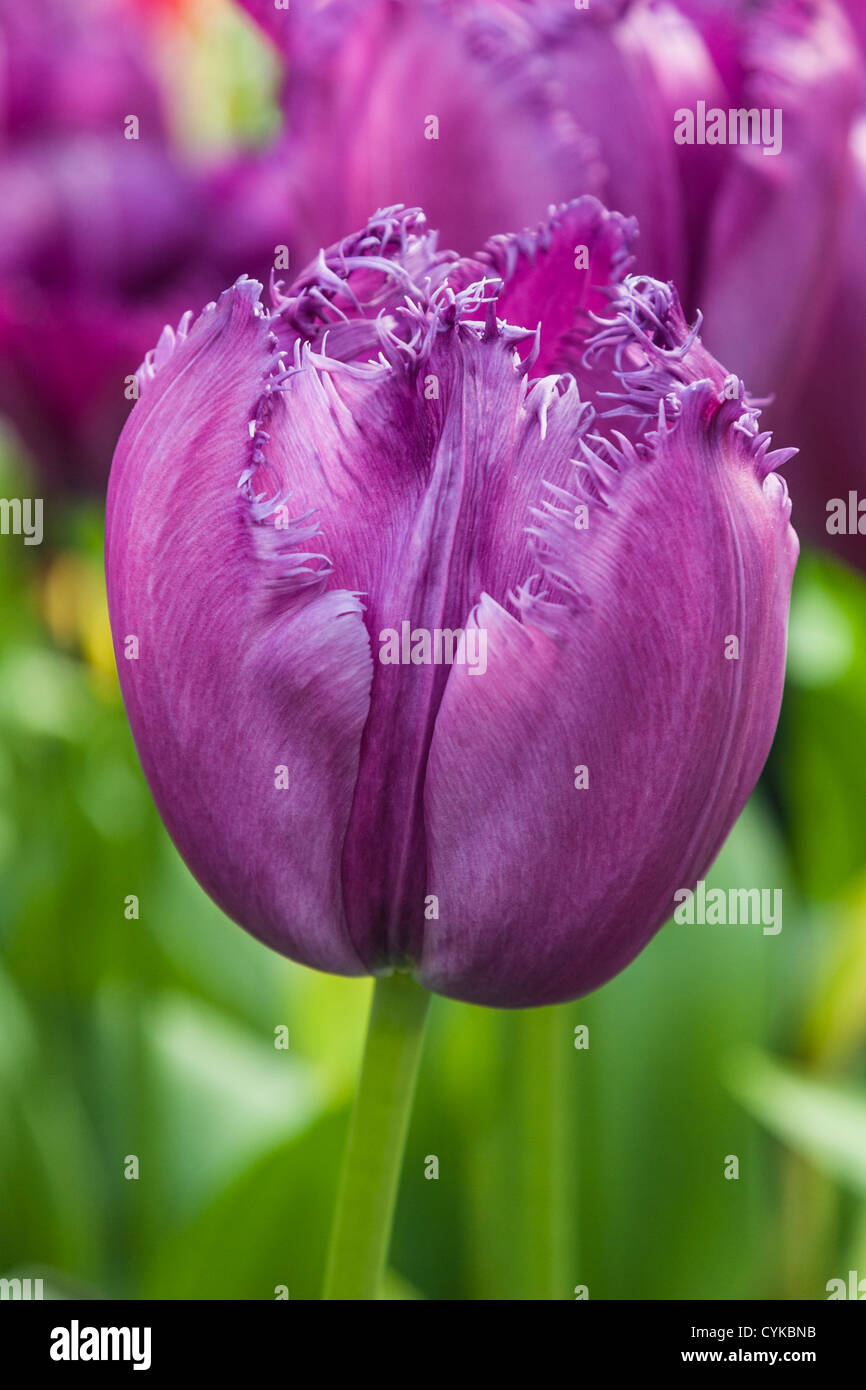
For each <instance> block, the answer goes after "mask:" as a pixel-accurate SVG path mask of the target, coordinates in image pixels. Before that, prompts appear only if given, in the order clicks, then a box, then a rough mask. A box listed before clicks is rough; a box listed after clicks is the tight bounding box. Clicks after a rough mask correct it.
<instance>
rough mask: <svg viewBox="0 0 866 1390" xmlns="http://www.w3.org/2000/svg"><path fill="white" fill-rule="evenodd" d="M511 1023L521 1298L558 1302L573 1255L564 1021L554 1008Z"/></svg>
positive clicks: (565, 1289)
mask: <svg viewBox="0 0 866 1390" xmlns="http://www.w3.org/2000/svg"><path fill="white" fill-rule="evenodd" d="M516 1022H517V1049H518V1056H517V1059H516V1061H517V1078H516V1079H517V1100H518V1109H519V1125H520V1160H519V1166H520V1209H519V1218H518V1219H519V1220H520V1224H521V1226H522V1240H521V1241H520V1248H521V1264H522V1285H523V1290H524V1292H523V1297H524V1298H527V1299H564V1298H568V1296H569V1287H570V1285H569V1263H570V1260H571V1259H572V1258H573V1251H572V1237H573V1210H572V1203H571V1199H570V1198H571V1184H570V1175H569V1167H570V1165H569V1147H570V1146H569V1142H568V1132H569V1116H568V1108H567V1087H566V1070H567V1065H568V1058H569V1052H568V1047H569V1033H568V1022H567V1020H566V1019H565V1017H564V1014H563V1010H562V1009H560V1008H545V1009H528V1010H525V1011H521V1012H520V1013H519V1014H518V1015H517V1016H516ZM572 1282H573V1281H572Z"/></svg>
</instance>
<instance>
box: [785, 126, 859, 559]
mask: <svg viewBox="0 0 866 1390" xmlns="http://www.w3.org/2000/svg"><path fill="white" fill-rule="evenodd" d="M851 153H852V166H853V180H854V190H853V195H852V198H851V200H850V203H849V205H848V207H847V209H846V217H845V228H844V235H843V239H842V253H841V257H840V267H839V275H838V282H837V286H836V292H835V294H834V296H833V299H832V301H831V303H830V308H829V311H828V313H827V315H826V319H825V322H824V325H823V329H822V332H821V334H820V336H819V338H818V343H817V347H816V350H815V352H814V355H813V357H812V360H811V361H810V363H809V367H808V371H807V372H806V375H805V379H804V385H803V387H802V389H801V390H800V391H796V392H792V393H790V394H786V395H785V396H784V397H783V398H782V399H781V400H780V401H779V405H778V408H777V410H776V411H775V412H774V413H775V414H776V415H778V417H779V419H780V420H783V421H784V430H785V433H786V435H789V436H790V437H791V438H792V439H796V440H797V441H798V443H799V444H800V448H801V452H800V456H799V457H798V458H797V459H796V460H795V461H794V463H793V464H792V465H791V470H790V478H791V485H792V488H794V489H795V495H796V498H797V514H798V516H799V517H801V518H802V523H801V529H803V530H804V531H805V532H806V534H808V536H809V538H810V539H811V540H813V541H815V542H820V543H822V544H823V545H825V546H826V547H827V549H828V550H830V551H831V553H833V554H835V555H837V556H840V557H843V558H845V559H846V560H847V561H849V563H851V564H854V565H857V566H858V567H859V568H860V569H861V570H862V569H866V534H861V532H860V526H861V525H862V527H863V528H864V532H866V520H864V519H863V518H862V517H860V516H859V514H858V513H857V512H856V507H857V504H858V502H860V500H861V499H862V498H864V497H866V444H864V441H866V396H864V391H863V363H864V362H866V258H864V254H863V228H864V226H866V116H862V117H861V118H860V120H859V121H858V122H857V124H856V125H855V127H854V131H853V134H852V139H851ZM851 493H854V494H855V496H854V509H855V512H854V516H853V517H852V516H851V514H850V509H851V500H850V496H849V494H851ZM831 504H832V505H831ZM840 504H841V507H840ZM841 518H844V520H842V519H841ZM852 523H853V524H852Z"/></svg>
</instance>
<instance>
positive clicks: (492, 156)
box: [243, 0, 866, 562]
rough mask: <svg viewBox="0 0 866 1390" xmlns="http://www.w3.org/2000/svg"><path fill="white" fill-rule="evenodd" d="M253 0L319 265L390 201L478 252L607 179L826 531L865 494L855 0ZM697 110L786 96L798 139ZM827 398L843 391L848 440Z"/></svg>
mask: <svg viewBox="0 0 866 1390" xmlns="http://www.w3.org/2000/svg"><path fill="white" fill-rule="evenodd" d="M243 3H245V5H246V8H247V9H248V10H249V11H250V12H251V13H252V14H253V15H254V16H255V17H256V18H257V19H258V20H259V21H260V23H261V24H262V25H263V26H264V27H265V28H266V29H267V30H268V32H269V33H270V35H271V37H272V38H273V39H274V40H275V42H276V43H277V44H278V45H279V46H280V47H281V49H282V50H283V52H284V53H285V54H286V55H287V58H288V72H287V80H286V86H285V105H286V115H287V121H286V124H287V134H286V137H285V148H286V162H287V166H291V171H292V172H291V178H292V181H293V188H294V196H295V198H296V200H297V206H298V220H297V235H298V241H297V253H298V256H299V257H300V258H301V259H302V260H303V259H306V258H307V257H308V256H309V255H311V254H313V252H314V250H315V247H316V246H318V245H321V244H323V243H325V242H328V241H331V240H333V239H334V238H335V237H336V236H338V235H339V234H340V233H341V231H342V230H343V229H344V228H345V227H346V226H353V225H357V224H359V223H360V222H361V221H362V220H363V219H364V218H365V217H366V216H368V214H369V209H370V208H372V207H377V206H385V205H388V204H391V203H395V202H417V203H419V204H420V205H421V206H423V207H424V208H425V209H426V211H427V214H428V216H429V217H430V219H431V221H432V223H433V224H434V225H435V226H437V227H439V228H440V230H441V232H442V235H443V237H444V239H445V241H446V242H447V243H448V244H449V245H453V246H456V247H457V248H458V249H460V250H462V251H468V250H470V249H471V248H472V247H473V246H476V245H478V244H479V243H480V241H481V240H482V239H483V238H484V237H486V236H488V235H490V234H491V232H493V231H494V230H495V229H496V228H497V227H500V226H527V225H532V224H534V223H535V222H536V221H537V220H538V218H540V217H542V216H543V215H544V213H545V210H546V205H547V203H548V202H550V201H554V202H559V201H561V200H562V199H563V198H569V197H574V196H576V195H578V194H580V193H585V192H590V193H595V194H598V195H599V196H600V197H602V198H603V200H604V201H605V203H606V204H607V205H608V206H609V207H616V208H618V209H620V210H621V211H622V212H624V213H626V214H629V215H634V216H636V217H637V218H638V221H639V225H640V233H641V239H640V246H639V251H638V264H639V267H640V268H641V269H642V270H645V271H646V272H647V273H649V274H652V275H654V276H657V277H659V278H661V279H667V278H671V279H673V280H674V282H675V283H676V284H677V286H678V287H679V289H680V292H681V294H682V298H683V303H684V306H685V309H686V312H687V314H688V315H689V316H692V315H694V313H695V312H696V310H697V309H698V308H700V309H701V310H702V311H703V313H704V323H705V338H706V342H707V344H708V346H709V348H710V349H711V350H712V352H713V353H714V354H715V355H716V356H717V357H718V358H719V359H720V360H721V361H724V362H726V363H728V364H729V365H730V366H731V368H732V369H736V371H737V372H738V373H739V374H740V375H741V376H743V377H744V378H745V379H746V380H748V381H749V383H750V385H751V387H752V389H753V390H754V391H756V392H759V393H761V394H773V395H775V397H776V404H775V406H774V408H773V413H772V414H771V416H770V419H771V422H775V423H776V424H777V425H778V424H779V423H781V422H784V429H785V432H786V433H791V431H792V430H793V432H794V433H793V434H792V436H791V437H793V438H798V437H799V436H800V435H802V436H803V439H804V442H806V443H807V447H806V449H805V450H804V451H803V454H802V456H801V458H800V459H799V460H798V462H797V464H796V466H795V470H794V472H793V473H792V475H791V477H792V486H795V489H796V492H797V497H798V503H801V502H802V501H804V500H805V501H806V502H807V503H809V502H810V499H813V500H811V505H807V507H806V512H807V514H806V515H805V516H804V521H805V522H806V524H807V527H808V529H809V530H810V531H811V533H812V534H813V535H817V536H820V537H821V538H823V540H825V541H826V540H827V536H826V532H825V530H824V518H825V502H826V499H827V497H828V496H829V495H832V493H833V492H834V491H838V490H844V489H846V488H847V487H849V486H850V487H857V486H859V487H860V488H861V492H862V493H863V495H864V496H866V435H864V431H863V428H862V423H863V422H862V421H861V419H860V415H859V412H858V410H857V406H856V401H857V400H858V399H859V395H860V394H861V393H860V392H859V391H855V392H854V393H853V394H849V393H848V392H847V391H846V390H842V389H840V388H839V385H838V378H837V377H836V376H835V375H834V373H835V368H836V365H837V363H838V360H839V357H840V356H842V353H840V352H839V351H838V348H839V346H840V333H839V323H840V314H841V318H842V324H843V331H842V334H841V337H842V338H843V339H844V340H845V349H843V351H844V352H847V350H848V349H850V351H851V354H852V355H851V356H850V357H849V356H846V357H845V362H844V364H843V369H844V370H845V376H846V379H849V378H850V376H851V372H852V369H851V365H850V364H851V363H853V362H857V361H861V360H862V359H863V356H864V352H866V303H864V302H863V301H862V300H860V299H858V300H857V303H856V305H852V304H851V300H850V297H849V296H848V291H847V286H848V285H849V283H850V281H851V280H852V279H853V281H854V283H855V284H856V285H860V284H866V272H864V258H866V251H864V247H863V242H862V237H860V236H859V235H858V234H856V227H858V226H859V223H855V222H854V220H853V217H854V216H855V215H857V210H856V206H855V210H854V212H849V207H850V203H849V200H850V199H851V197H852V196H853V195H852V188H854V187H855V186H856V182H857V177H858V168H859V161H858V159H857V157H856V155H855V154H854V153H853V151H852V140H853V139H854V134H853V132H854V127H855V123H856V119H857V113H858V108H859V104H860V102H861V99H862V87H863V60H862V56H861V54H860V53H859V52H858V48H857V44H856V41H855V38H854V35H853V33H852V30H851V27H850V25H849V23H848V22H847V20H846V18H845V14H844V12H843V9H842V8H841V7H840V5H839V4H837V3H836V0H592V3H591V4H590V5H589V7H588V9H586V10H585V11H583V10H577V9H576V8H575V6H574V5H573V4H571V3H569V2H568V0H363V2H362V0H324V3H322V0H293V3H292V6H291V8H290V9H289V10H281V9H276V8H275V7H274V5H273V4H272V3H271V0H243ZM845 3H846V4H847V5H848V6H849V9H850V13H851V16H852V18H853V19H854V20H855V21H856V22H858V23H859V24H860V27H861V30H863V29H864V28H866V25H864V21H863V5H862V3H861V0H845ZM698 102H704V103H705V107H706V109H707V110H709V109H712V108H720V109H722V110H725V111H729V110H731V109H744V110H751V109H757V110H761V109H764V108H766V109H767V110H768V111H770V112H772V111H773V110H775V109H779V110H781V112H782V126H781V136H782V142H781V151H780V152H779V153H778V154H777V155H775V156H772V157H766V156H764V155H763V152H762V149H761V148H759V147H758V146H757V145H751V144H730V145H725V146H721V145H710V144H707V143H704V144H699V143H695V144H691V145H689V144H677V143H676V142H675V140H674V128H675V113H676V112H677V111H680V110H685V109H688V110H692V111H695V110H696V108H697V103H698ZM430 117H435V118H436V120H437V121H438V128H437V129H436V130H434V131H433V133H434V134H435V135H438V138H426V137H427V136H428V135H429V134H430V133H431V132H430V128H429V124H428V123H429V119H430ZM846 219H847V223H846ZM846 225H850V227H851V231H850V233H846ZM846 306H847V307H846ZM813 397H814V401H815V402H817V403H820V401H821V400H824V399H825V398H826V399H827V400H828V401H830V400H832V402H833V404H832V407H831V408H830V410H828V413H830V412H832V413H831V423H832V424H833V426H834V431H833V437H834V441H835V442H836V444H837V447H836V448H835V449H833V450H828V449H827V448H826V439H827V436H826V434H825V433H824V432H823V429H822V427H821V426H820V425H816V424H815V420H816V418H817V414H818V410H819V409H820V404H818V405H817V406H816V409H815V410H813ZM840 400H841V403H842V414H841V418H839V416H838V415H837V414H835V411H836V409H837V406H838V403H839V401H840ZM810 412H811V423H810V419H809V416H810ZM812 441H814V447H813V446H812ZM822 444H823V447H822ZM801 482H802V494H801ZM860 549H861V551H862V550H864V547H863V546H862V544H861V546H860ZM861 560H862V561H863V562H866V553H864V554H863V555H861Z"/></svg>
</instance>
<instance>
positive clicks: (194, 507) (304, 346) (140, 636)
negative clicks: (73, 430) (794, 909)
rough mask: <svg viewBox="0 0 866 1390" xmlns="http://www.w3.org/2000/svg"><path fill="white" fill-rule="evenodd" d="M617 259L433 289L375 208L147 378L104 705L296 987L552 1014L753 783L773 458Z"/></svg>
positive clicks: (612, 968)
mask: <svg viewBox="0 0 866 1390" xmlns="http://www.w3.org/2000/svg"><path fill="white" fill-rule="evenodd" d="M633 235H634V227H633V224H632V223H630V222H629V221H627V220H624V219H623V218H621V217H619V216H618V215H616V214H610V213H607V212H606V211H605V210H604V209H603V208H602V206H601V205H600V204H599V203H598V202H597V201H596V200H594V199H592V198H584V199H580V200H578V201H577V202H574V203H572V204H570V205H568V206H565V207H563V208H561V209H560V211H559V212H558V213H556V215H555V216H553V218H552V220H551V221H550V222H549V223H547V224H546V225H544V226H542V227H541V228H540V229H539V231H538V232H537V233H535V234H528V233H527V234H523V235H520V236H499V237H496V238H494V239H493V240H492V241H491V242H490V243H488V245H487V247H486V248H485V250H484V251H482V252H481V253H480V254H479V255H478V256H476V257H474V258H472V259H463V260H461V259H459V258H457V257H456V256H454V255H452V254H447V253H442V252H440V251H438V250H437V245H436V238H435V236H434V235H433V234H432V233H431V232H430V231H428V229H427V226H426V223H425V221H424V219H423V217H422V216H421V214H420V213H418V212H411V211H409V212H407V211H401V210H398V209H390V210H387V211H385V212H382V213H380V214H379V215H377V217H375V218H374V219H373V221H372V222H371V223H370V225H369V226H367V227H366V229H365V230H364V231H363V232H361V233H359V234H358V235H356V236H352V237H349V238H347V239H346V240H344V241H343V242H341V243H340V244H339V245H337V246H335V247H333V248H332V249H331V250H330V251H326V252H324V253H322V254H321V255H320V256H319V257H318V259H317V260H316V261H315V263H314V264H313V265H312V266H311V267H310V269H309V270H308V271H307V272H306V273H305V274H303V275H302V276H301V277H300V278H299V280H298V281H297V282H296V283H295V285H294V286H293V287H292V289H291V290H290V291H288V292H287V293H281V292H277V293H276V294H275V295H274V303H273V307H272V308H271V309H268V308H266V307H265V306H264V305H263V303H262V301H261V292H260V286H259V285H258V284H256V283H255V282H252V281H250V280H247V279H242V280H240V281H239V282H238V283H237V284H236V285H235V286H234V287H233V288H232V289H229V290H227V291H226V292H225V293H224V294H223V295H222V296H221V298H220V299H219V301H218V303H215V304H211V305H209V306H208V308H207V309H205V311H204V312H203V313H202V314H201V315H200V316H199V318H198V319H196V320H195V321H194V322H192V321H191V320H190V319H189V318H185V319H184V320H183V322H182V323H181V325H180V327H179V329H178V331H177V332H176V333H173V332H170V331H166V332H165V333H164V334H163V337H162V339H161V340H160V343H159V345H158V347H157V348H156V350H155V351H154V352H153V353H152V354H150V356H149V357H148V359H147V362H146V364H145V367H144V369H143V371H142V374H141V376H142V385H143V390H142V395H141V399H140V400H139V401H138V403H137V404H136V405H135V407H134V409H133V411H132V414H131V417H130V419H129V421H128V423H127V425H126V428H125V430H124V433H123V436H122V438H121V441H120V443H119V445H118V449H117V453H116V455H115V460H114V465H113V469H112V475H111V481H110V488H109V499H108V535H107V575H108V590H109V604H110V612H111V621H112V628H113V632H114V637H115V644H116V654H117V660H118V667H119V671H120V677H121V683H122V687H123V694H124V698H125V702H126V707H127V710H128V714H129V718H130V723H131V726H132V730H133V733H134V736H135V740H136V744H137V747H138V750H139V753H140V756H141V760H142V764H143V766H144V770H145V772H146V775H147V778H148V780H149V783H150V786H151V788H152V791H153V794H154V797H155V800H156V802H157V805H158V807H159V809H160V811H161V813H162V816H163V818H164V820H165V823H166V825H167V827H168V829H169V831H170V833H171V835H172V837H173V839H174V841H175V843H176V844H177V846H178V848H179V850H180V852H181V854H182V855H183V856H184V858H185V859H186V862H187V863H188V865H189V866H190V868H191V869H192V871H193V872H194V873H195V875H196V876H197V877H198V879H199V880H200V882H201V883H202V884H203V886H204V887H205V888H206V890H207V891H208V892H209V893H210V894H211V895H212V896H213V897H214V898H215V899H216V901H217V902H218V903H219V904H220V906H221V907H222V908H223V909H224V911H225V912H226V913H228V914H229V916H231V917H233V918H234V919H235V920H236V921H237V922H239V923H240V924H241V925H242V926H244V927H245V928H246V929H247V930H248V931H250V932H251V933H252V934H253V935H254V936H256V937H258V938H259V939H260V940H261V941H263V942H266V943H267V944H268V945H270V946H272V947H273V948H274V949H275V950H277V951H280V952H282V953H283V954H285V955H287V956H289V957H291V958H292V959H294V960H296V961H300V962H302V963H304V964H306V965H310V966H314V967H316V968H318V969H321V970H326V971H333V972H336V973H339V974H345V975H359V974H363V973H371V974H377V975H387V974H388V973H389V972H391V971H392V970H397V971H404V970H405V971H409V972H412V973H413V974H414V975H415V977H416V978H417V979H418V980H419V981H420V982H421V983H422V984H424V985H426V986H428V987H429V988H430V989H432V990H435V991H438V992H440V993H442V994H445V995H449V996H452V997H454V998H457V999H463V1000H469V1001H473V1002H476V1003H480V1004H486V1005H501V1006H526V1005H538V1004H545V1003H549V1002H553V1001H557V1000H565V999H569V998H572V997H575V996H577V995H580V994H583V993H585V992H586V991H588V990H592V989H594V988H595V987H596V986H598V985H600V984H602V983H603V982H604V981H605V980H607V979H609V978H610V977H611V976H612V975H614V974H615V973H616V972H617V971H619V970H621V969H623V967H624V966H626V965H627V964H628V962H629V961H631V960H632V959H633V957H634V956H635V955H636V954H637V953H638V952H639V951H640V950H641V949H642V948H643V947H644V946H645V945H646V943H647V942H648V941H649V939H650V937H651V936H652V935H653V933H654V932H655V931H656V929H657V928H658V927H659V926H660V925H661V924H662V923H663V922H664V921H665V920H666V918H667V917H668V916H670V915H671V913H672V910H673V906H674V900H673V895H674V893H675V891H676V890H677V889H678V888H680V887H688V886H689V885H693V884H694V881H695V880H696V879H697V878H698V877H699V876H700V875H701V874H702V873H703V872H704V871H705V870H706V868H707V866H708V865H709V864H710V862H711V861H712V860H713V858H714V856H715V855H716V853H717V851H718V849H719V847H720V846H721V844H722V842H723V840H724V838H725V836H726V835H727V833H728V831H729V830H730V828H731V826H732V824H733V822H734V820H735V818H736V816H737V815H738V814H739V812H740V810H741V809H742V807H743V805H744V803H745V801H746V799H747V797H748V796H749V794H750V792H751V790H752V788H753V786H754V784H755V781H756V779H757V777H758V774H759V772H760V770H761V767H762V765H763V762H764V760H765V758H766V755H767V752H768V749H769V746H770V743H771V740H772V737H773V732H774V727H775V724H776V718H777V714H778V709H779V703H780V698H781V690H782V680H783V668H784V649H785V630H786V615H787V608H788V597H789V588H790V582H791V575H792V570H793V567H794V563H795V558H796V552H797V542H796V537H795V535H794V532H793V531H792V529H791V526H790V523H789V512H790V504H789V502H788V499H787V493H786V488H785V485H784V483H783V481H782V480H781V478H780V477H779V475H778V474H777V473H776V472H775V471H774V469H775V467H776V466H777V464H778V463H780V462H781V461H783V460H784V459H785V458H786V457H787V456H788V452H789V451H786V452H784V453H778V452H777V453H773V452H771V451H770V448H769V442H770V441H769V436H768V435H767V434H765V433H760V432H759V431H758V426H757V414H758V412H757V411H756V409H755V408H754V407H753V405H752V404H751V403H750V401H749V398H748V397H747V396H746V394H745V391H744V388H743V385H742V383H741V382H740V381H739V380H738V379H737V378H736V376H730V375H728V374H727V373H726V372H725V371H724V370H723V368H722V367H720V366H719V364H718V363H717V362H716V361H715V360H714V359H713V358H712V357H711V356H710V355H709V354H708V353H707V351H706V350H705V349H704V348H703V346H702V345H701V341H700V338H699V336H698V333H697V329H696V327H693V328H689V327H688V326H687V323H686V320H685V318H684V316H683V313H682V311H681V309H680V306H679V303H678V300H677V297H676V294H675V292H674V290H673V288H672V287H671V286H670V285H667V284H664V283H661V282H658V281H655V280H651V279H648V278H646V277H644V276H635V275H633V274H630V273H629V257H630V254H631V243H632V239H633ZM593 316H594V317H593ZM539 325H540V326H539ZM611 393H612V394H611ZM614 426H619V428H615V427H614Z"/></svg>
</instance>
